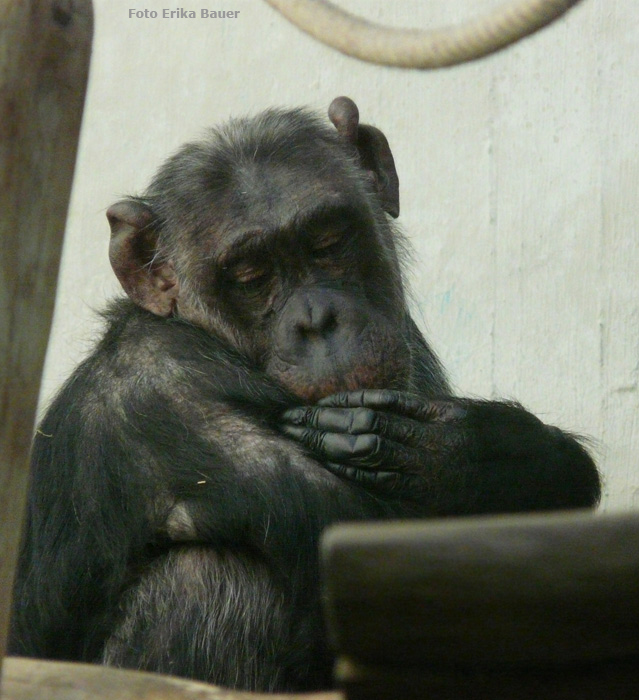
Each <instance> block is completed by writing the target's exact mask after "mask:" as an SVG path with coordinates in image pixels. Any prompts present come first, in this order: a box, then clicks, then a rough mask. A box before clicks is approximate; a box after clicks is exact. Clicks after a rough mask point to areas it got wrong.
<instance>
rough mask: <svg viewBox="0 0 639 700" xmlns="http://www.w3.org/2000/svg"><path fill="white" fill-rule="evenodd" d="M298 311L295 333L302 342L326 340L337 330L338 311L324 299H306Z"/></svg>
mask: <svg viewBox="0 0 639 700" xmlns="http://www.w3.org/2000/svg"><path fill="white" fill-rule="evenodd" d="M301 307H302V308H299V309H298V317H297V319H296V320H295V324H294V325H295V331H296V332H297V334H298V337H299V338H300V340H319V339H324V340H326V339H327V338H328V337H329V336H330V335H331V334H332V333H334V331H335V329H336V328H337V311H336V309H335V307H334V305H333V304H332V303H331V302H330V301H328V300H324V299H321V298H320V299H317V298H314V299H311V298H309V297H306V299H304V300H303V302H302V304H301Z"/></svg>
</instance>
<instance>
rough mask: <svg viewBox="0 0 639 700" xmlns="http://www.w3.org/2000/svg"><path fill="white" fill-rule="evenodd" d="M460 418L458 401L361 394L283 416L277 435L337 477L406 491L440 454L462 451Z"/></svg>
mask: <svg viewBox="0 0 639 700" xmlns="http://www.w3.org/2000/svg"><path fill="white" fill-rule="evenodd" d="M466 414H467V410H466V408H465V407H464V406H463V404H462V402H460V401H453V400H446V401H428V402H427V401H423V400H421V399H418V398H416V397H415V396H413V395H411V394H407V393H403V392H399V391H391V390H362V391H353V392H344V393H340V394H334V395H333V396H328V397H326V398H324V399H322V400H320V401H319V403H318V404H317V405H316V406H303V407H299V408H293V409H290V410H288V411H286V413H284V416H283V418H284V421H285V423H284V426H283V431H284V432H285V433H286V434H287V435H288V436H289V437H292V438H295V439H297V440H299V441H300V442H302V443H303V444H304V445H306V446H307V447H308V448H310V449H311V450H312V451H313V452H315V453H316V454H317V455H318V456H320V457H322V458H323V459H324V460H325V461H326V468H327V469H328V470H330V471H332V472H334V473H335V474H338V475H339V476H342V477H345V478H347V479H352V480H354V481H358V482H360V483H362V484H366V485H373V486H375V485H377V486H380V487H384V488H388V487H393V488H397V487H399V486H401V485H405V486H406V487H409V488H410V486H411V482H414V481H415V480H418V479H420V478H423V477H424V476H425V472H426V471H428V470H432V469H433V467H435V465H436V463H438V462H441V461H442V458H443V457H444V454H448V456H449V458H452V454H451V453H452V452H455V451H460V450H463V445H464V444H465V435H464V425H463V422H462V421H463V419H464V418H465V416H466ZM413 485H414V484H413Z"/></svg>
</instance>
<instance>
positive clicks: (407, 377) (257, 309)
mask: <svg viewBox="0 0 639 700" xmlns="http://www.w3.org/2000/svg"><path fill="white" fill-rule="evenodd" d="M329 117H330V119H331V121H332V122H333V125H334V127H335V128H332V127H329V126H327V125H326V124H324V123H323V121H322V120H321V119H319V118H318V117H316V116H314V115H312V114H310V113H308V112H307V111H304V110H292V111H283V110H270V111H267V112H265V113H263V114H260V115H258V116H257V117H255V118H252V119H241V120H235V121H232V122H230V123H229V124H227V125H226V126H224V127H222V128H220V129H218V130H215V131H212V132H211V133H210V135H209V137H208V139H206V140H205V141H203V142H201V143H193V144H189V145H186V146H184V147H183V148H182V149H181V150H180V151H179V152H178V153H176V154H175V155H174V156H173V157H172V158H170V159H169V160H168V161H167V162H166V163H165V164H164V165H163V166H162V167H161V168H160V170H159V171H158V173H157V175H156V177H155V178H154V179H153V181H152V182H151V184H150V186H149V188H148V189H147V191H146V192H145V193H144V194H143V195H142V196H140V197H131V198H128V199H126V200H123V201H121V202H118V203H117V204H114V205H113V206H112V207H111V208H110V209H109V210H108V212H107V216H108V219H109V223H110V226H111V246H110V258H111V263H112V266H113V269H114V271H115V274H116V275H117V277H118V279H119V280H120V282H121V284H122V287H123V288H124V290H125V292H126V293H127V295H128V298H124V299H119V300H116V301H115V302H113V303H112V304H111V306H110V307H109V309H108V310H107V311H106V312H105V319H106V331H105V333H104V336H103V338H102V339H101V341H100V342H99V344H98V345H97V347H96V348H95V350H94V351H93V353H92V354H91V355H90V356H89V357H88V358H87V359H86V360H85V361H84V362H83V363H82V364H81V365H80V366H79V367H78V368H77V370H76V371H75V372H74V374H73V375H72V377H71V378H70V379H69V381H68V382H67V383H66V385H65V386H64V387H63V388H62V390H61V391H60V393H59V394H58V396H57V398H56V399H55V400H54V402H53V403H52V405H51V407H50V408H49V410H48V412H47V414H46V416H45V418H44V420H43V421H42V424H41V425H40V429H39V430H38V432H37V435H36V438H35V442H34V447H33V459H32V481H31V488H30V495H29V510H28V518H27V524H26V531H25V534H24V539H23V546H22V552H21V559H20V568H19V574H18V578H17V581H16V587H15V595H14V600H15V606H14V616H13V621H12V638H11V650H12V652H13V653H18V654H24V655H30V656H38V657H44V658H54V659H70V660H74V659H77V660H87V661H96V662H102V663H107V664H112V665H116V666H125V667H131V668H140V669H147V670H153V671H160V672H165V673H173V674H177V675H182V676H186V677H190V678H198V679H203V680H207V681H211V682H213V683H217V684H220V685H225V686H229V687H236V688H246V689H252V690H279V691H292V690H310V689H314V688H322V687H326V686H329V685H330V683H331V664H332V658H331V654H330V652H329V650H328V649H327V647H326V642H325V638H324V632H323V627H322V621H321V615H320V612H319V592H318V588H317V579H318V571H317V544H318V539H319V536H320V533H321V532H322V530H323V529H324V527H325V526H326V525H328V524H329V523H333V522H337V521H344V520H361V519H374V518H394V517H433V516H445V515H455V514H466V513H485V512H492V513H495V512H506V511H525V510H548V509H553V508H573V507H583V506H592V505H594V504H595V503H596V502H597V500H598V498H599V490H600V486H599V477H598V474H597V470H596V468H595V466H594V464H593V462H592V460H591V459H590V457H589V456H588V455H587V453H586V452H585V451H584V449H583V448H582V447H581V446H580V445H579V444H578V443H577V442H576V441H575V440H574V439H573V438H572V437H570V436H569V435H567V434H565V433H563V432H561V431H560V430H558V429H556V428H551V427H548V426H546V425H544V424H543V423H542V422H541V421H539V420H538V419H537V418H535V417H534V416H532V415H531V414H530V413H528V412H526V411H525V410H524V409H523V408H521V407H520V406H518V405H516V404H512V403H502V402H495V401H476V400H471V399H464V398H457V397H455V396H453V395H452V394H451V391H450V389H449V386H448V384H447V381H446V378H445V375H444V372H443V370H442V368H441V366H440V364H439V362H438V360H437V358H436V357H435V355H434V354H433V352H432V351H431V349H430V348H429V346H428V344H427V343H426V341H425V340H424V338H423V336H422V335H421V333H420V332H419V331H418V329H417V327H416V325H415V324H414V322H413V321H412V319H411V318H410V315H409V312H408V310H407V306H406V301H405V293H404V284H403V279H402V270H401V265H400V262H399V254H398V249H401V248H403V247H404V244H403V241H402V238H401V235H400V233H399V232H398V230H397V229H396V228H395V227H394V226H393V225H392V223H391V221H390V218H389V217H397V216H398V214H399V185H398V178H397V173H396V171H395V166H394V163H393V157H392V155H391V152H390V149H389V146H388V143H387V141H386V139H385V137H384V136H383V134H382V133H381V132H380V131H378V130H377V129H375V128H373V127H371V126H366V125H360V124H359V117H358V113H357V108H356V106H355V104H354V103H353V102H352V101H351V100H349V99H348V98H337V99H336V100H335V101H334V102H333V103H332V105H331V108H330V110H329Z"/></svg>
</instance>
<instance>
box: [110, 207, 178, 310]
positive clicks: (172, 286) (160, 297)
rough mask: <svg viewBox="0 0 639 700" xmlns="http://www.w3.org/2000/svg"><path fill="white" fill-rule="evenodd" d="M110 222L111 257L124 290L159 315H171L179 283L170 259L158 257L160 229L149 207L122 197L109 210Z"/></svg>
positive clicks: (134, 299) (141, 304)
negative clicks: (166, 260) (156, 226)
mask: <svg viewBox="0 0 639 700" xmlns="http://www.w3.org/2000/svg"><path fill="white" fill-rule="evenodd" d="M106 215H107V219H108V220H109V225H110V226H111V243H110V245H109V259H110V261H111V267H112V268H113V271H114V272H115V274H116V276H117V278H118V280H120V284H121V285H122V287H123V289H124V291H125V292H126V293H127V294H128V295H129V297H131V299H132V300H133V301H134V302H135V303H136V304H138V305H139V306H141V307H143V308H145V309H147V310H148V311H151V312H152V313H154V314H157V315H158V316H170V315H171V313H172V312H173V309H174V307H175V303H176V300H177V296H178V293H179V289H180V286H179V283H178V280H177V276H176V274H175V270H174V269H173V265H172V264H171V263H170V262H165V261H162V260H160V261H159V262H158V261H156V253H157V232H156V228H155V224H154V220H155V217H154V215H153V212H152V211H151V209H150V208H149V207H147V206H146V205H145V204H143V203H142V202H137V201H135V200H132V199H130V200H126V199H125V200H122V201H121V202H117V203H116V204H113V205H112V206H111V207H109V209H108V210H107V213H106Z"/></svg>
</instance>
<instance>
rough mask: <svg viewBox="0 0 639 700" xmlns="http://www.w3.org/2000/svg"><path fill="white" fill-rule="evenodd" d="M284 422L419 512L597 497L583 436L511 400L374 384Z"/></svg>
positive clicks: (573, 502) (347, 473) (549, 504)
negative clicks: (425, 394) (433, 394)
mask: <svg viewBox="0 0 639 700" xmlns="http://www.w3.org/2000/svg"><path fill="white" fill-rule="evenodd" d="M284 421H285V424H284V432H285V433H286V434H287V435H289V436H290V437H293V438H295V439H297V440H300V441H301V442H302V443H303V444H305V445H307V446H308V447H310V448H311V449H312V450H313V451H314V452H315V453H316V454H318V455H319V456H321V457H322V458H323V459H324V460H325V461H326V462H327V468H328V469H330V470H332V471H333V472H334V473H335V474H339V475H340V476H342V477H343V478H345V479H349V480H354V481H356V482H358V483H360V484H363V485H368V487H369V488H371V489H373V490H377V491H378V492H384V493H387V494H389V495H390V494H395V495H396V496H398V497H401V498H403V499H406V503H407V508H410V505H409V504H410V503H413V504H415V503H418V504H421V507H420V508H418V510H421V511H422V512H424V510H425V512H427V513H431V514H441V515H444V514H465V513H496V512H509V511H529V510H530V511H532V510H550V509H560V508H579V507H588V506H593V505H595V504H596V503H597V502H598V500H599V497H600V482H599V475H598V472H597V469H596V467H595V465H594V463H593V461H592V459H591V458H590V456H589V455H588V453H587V452H586V451H585V450H584V448H583V447H582V446H581V445H580V444H579V443H578V442H577V440H575V439H574V438H573V437H572V436H570V435H568V434H566V433H564V432H562V431H561V430H559V429H558V428H554V427H552V426H547V425H544V424H543V423H542V422H541V421H540V420H539V419H538V418H536V417H535V416H533V415H532V414H531V413H529V412H527V411H526V410H524V409H523V408H522V407H521V406H519V405H517V404H514V403H502V402H497V401H476V400H471V399H457V398H448V399H442V400H430V401H429V400H424V399H420V398H417V397H415V396H411V395H409V394H405V393H402V392H397V391H386V390H384V391H370V390H369V391H358V392H350V393H343V394H338V395H335V396H331V397H328V398H326V399H323V400H321V401H320V402H319V404H318V405H317V406H311V407H302V408H295V409H292V410H289V411H287V412H286V413H285V414H284Z"/></svg>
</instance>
